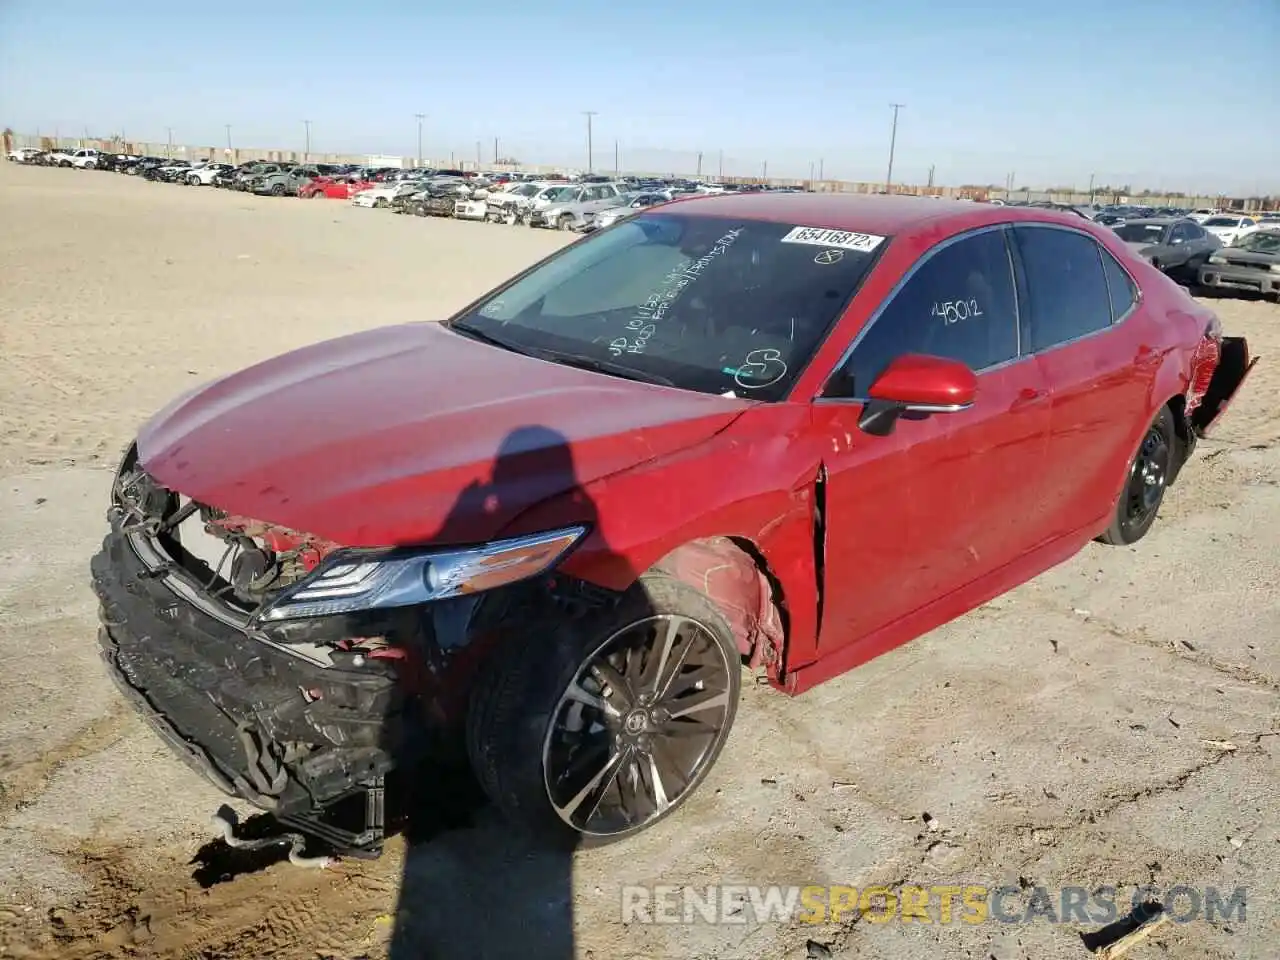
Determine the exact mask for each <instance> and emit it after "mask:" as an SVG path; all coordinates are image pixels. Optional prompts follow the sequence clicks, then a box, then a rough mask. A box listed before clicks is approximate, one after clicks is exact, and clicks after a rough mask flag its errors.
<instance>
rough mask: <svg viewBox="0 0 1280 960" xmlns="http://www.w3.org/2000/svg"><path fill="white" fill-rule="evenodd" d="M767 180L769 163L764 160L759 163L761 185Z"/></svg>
mask: <svg viewBox="0 0 1280 960" xmlns="http://www.w3.org/2000/svg"><path fill="white" fill-rule="evenodd" d="M768 179H769V161H768V160H764V161H761V163H760V182H761V183H763V182H764V181H765V180H768Z"/></svg>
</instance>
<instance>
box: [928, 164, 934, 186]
mask: <svg viewBox="0 0 1280 960" xmlns="http://www.w3.org/2000/svg"><path fill="white" fill-rule="evenodd" d="M933 169H934V165H933V164H932V163H931V164H929V189H930V190H932V189H933Z"/></svg>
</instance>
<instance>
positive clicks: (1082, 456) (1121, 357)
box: [1013, 224, 1161, 538]
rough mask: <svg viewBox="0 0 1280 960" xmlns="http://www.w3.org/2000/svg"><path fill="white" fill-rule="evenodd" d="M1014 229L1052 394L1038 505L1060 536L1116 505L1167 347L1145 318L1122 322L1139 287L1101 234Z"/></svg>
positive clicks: (1029, 334) (1035, 346) (1035, 338)
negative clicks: (1145, 332) (1160, 349)
mask: <svg viewBox="0 0 1280 960" xmlns="http://www.w3.org/2000/svg"><path fill="white" fill-rule="evenodd" d="M1013 235H1014V237H1015V239H1016V241H1017V242H1016V244H1015V249H1016V250H1017V253H1018V259H1019V267H1020V270H1019V274H1020V276H1019V287H1020V291H1021V297H1020V300H1021V302H1022V303H1023V304H1025V307H1026V309H1025V310H1024V312H1023V338H1024V341H1023V342H1024V343H1025V344H1026V345H1027V346H1028V348H1029V351H1030V352H1032V353H1034V354H1035V356H1036V361H1037V363H1038V364H1039V365H1040V369H1041V370H1042V371H1043V373H1044V378H1045V381H1046V382H1047V384H1048V386H1049V390H1050V396H1051V405H1050V419H1049V445H1048V453H1047V457H1046V461H1045V463H1046V474H1045V483H1044V487H1043V490H1044V500H1043V501H1042V502H1041V503H1040V504H1039V507H1038V509H1039V510H1040V511H1041V513H1042V514H1043V516H1044V518H1045V521H1046V523H1047V530H1046V532H1047V534H1048V537H1049V538H1053V537H1057V536H1062V535H1066V534H1070V533H1074V532H1078V531H1079V530H1080V529H1081V528H1083V527H1086V526H1088V525H1090V524H1093V523H1094V522H1096V521H1097V520H1099V519H1100V518H1101V517H1104V516H1105V514H1106V512H1107V510H1109V509H1110V505H1111V503H1112V501H1113V500H1114V497H1115V494H1116V491H1117V490H1118V487H1117V484H1118V483H1119V481H1120V478H1121V477H1122V476H1123V470H1124V465H1125V464H1126V463H1127V462H1128V460H1129V457H1130V456H1131V454H1132V453H1133V451H1132V450H1130V449H1129V445H1130V444H1131V442H1132V437H1133V433H1134V430H1135V426H1136V420H1137V419H1140V418H1144V417H1146V416H1147V407H1148V395H1149V391H1150V387H1151V383H1152V380H1153V379H1154V377H1155V373H1156V370H1157V369H1158V368H1159V364H1160V360H1161V356H1160V355H1159V354H1158V353H1157V351H1156V349H1155V346H1154V345H1153V344H1151V343H1148V342H1146V340H1147V339H1150V338H1144V337H1143V336H1142V331H1141V329H1140V328H1138V327H1137V326H1133V327H1132V329H1129V330H1127V331H1125V330H1122V329H1119V328H1121V327H1123V325H1124V323H1125V321H1126V319H1128V317H1129V316H1130V314H1131V313H1132V312H1133V309H1134V307H1135V306H1136V304H1137V287H1136V285H1135V284H1134V283H1133V280H1132V278H1130V277H1129V275H1128V273H1127V272H1126V271H1125V270H1124V269H1123V268H1122V267H1121V266H1120V264H1119V263H1118V262H1117V261H1116V260H1115V258H1114V257H1112V256H1111V254H1110V253H1108V252H1107V251H1106V250H1104V249H1103V248H1102V247H1101V246H1100V245H1099V244H1098V243H1097V242H1096V241H1095V240H1094V239H1093V237H1091V236H1089V235H1088V234H1086V233H1084V232H1083V231H1076V230H1072V229H1069V228H1066V227H1059V226H1055V225H1048V224H1019V225H1018V226H1016V227H1015V228H1014V229H1013ZM1113 291H1114V292H1113ZM1113 297H1114V303H1113ZM1126 333H1127V334H1131V335H1126Z"/></svg>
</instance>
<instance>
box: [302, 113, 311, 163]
mask: <svg viewBox="0 0 1280 960" xmlns="http://www.w3.org/2000/svg"><path fill="white" fill-rule="evenodd" d="M302 125H303V126H304V127H306V128H307V146H306V149H305V150H304V151H303V153H302V162H303V163H306V162H307V161H308V160H309V159H311V121H310V120H303V121H302Z"/></svg>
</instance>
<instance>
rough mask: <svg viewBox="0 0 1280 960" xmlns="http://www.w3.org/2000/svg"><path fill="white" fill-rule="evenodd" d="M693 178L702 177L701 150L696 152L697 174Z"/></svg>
mask: <svg viewBox="0 0 1280 960" xmlns="http://www.w3.org/2000/svg"><path fill="white" fill-rule="evenodd" d="M695 176H698V177H701V176H702V151H701V150H699V151H698V172H697V173H696V174H695Z"/></svg>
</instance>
